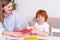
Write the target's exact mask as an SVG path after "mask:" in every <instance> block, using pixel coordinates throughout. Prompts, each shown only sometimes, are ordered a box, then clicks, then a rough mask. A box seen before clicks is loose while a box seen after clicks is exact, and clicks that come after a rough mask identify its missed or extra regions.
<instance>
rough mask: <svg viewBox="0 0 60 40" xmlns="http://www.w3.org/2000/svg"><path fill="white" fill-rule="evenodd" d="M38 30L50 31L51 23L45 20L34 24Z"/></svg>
mask: <svg viewBox="0 0 60 40" xmlns="http://www.w3.org/2000/svg"><path fill="white" fill-rule="evenodd" d="M34 26H35V27H36V29H37V30H38V31H42V32H48V33H49V24H48V23H47V22H44V23H43V24H41V25H40V24H38V23H37V22H36V23H35V25H34Z"/></svg>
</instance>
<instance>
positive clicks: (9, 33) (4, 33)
mask: <svg viewBox="0 0 60 40" xmlns="http://www.w3.org/2000/svg"><path fill="white" fill-rule="evenodd" d="M2 35H6V36H13V37H17V38H19V37H21V36H22V35H23V34H22V33H21V32H9V31H6V30H4V31H3V33H2Z"/></svg>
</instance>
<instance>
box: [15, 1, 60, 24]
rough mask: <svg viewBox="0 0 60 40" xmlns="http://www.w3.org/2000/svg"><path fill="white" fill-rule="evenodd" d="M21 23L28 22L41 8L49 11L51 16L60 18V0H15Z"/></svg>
mask: <svg viewBox="0 0 60 40" xmlns="http://www.w3.org/2000/svg"><path fill="white" fill-rule="evenodd" d="M15 2H16V4H17V10H16V11H17V12H18V14H19V16H20V20H21V24H26V23H27V22H28V21H30V19H31V18H33V17H34V16H35V13H36V11H37V10H39V9H44V10H46V11H47V13H48V16H49V17H57V18H60V0H15Z"/></svg>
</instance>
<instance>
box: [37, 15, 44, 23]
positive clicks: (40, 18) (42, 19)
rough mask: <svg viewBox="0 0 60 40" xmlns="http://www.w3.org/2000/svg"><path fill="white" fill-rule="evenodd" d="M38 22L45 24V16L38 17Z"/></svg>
mask: <svg viewBox="0 0 60 40" xmlns="http://www.w3.org/2000/svg"><path fill="white" fill-rule="evenodd" d="M37 22H38V23H43V22H45V18H44V16H41V15H40V16H38V17H37Z"/></svg>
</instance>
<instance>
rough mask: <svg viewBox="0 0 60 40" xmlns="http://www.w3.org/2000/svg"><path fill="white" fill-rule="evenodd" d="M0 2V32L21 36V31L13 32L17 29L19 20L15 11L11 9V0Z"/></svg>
mask: <svg viewBox="0 0 60 40" xmlns="http://www.w3.org/2000/svg"><path fill="white" fill-rule="evenodd" d="M1 3H2V5H1V6H2V8H1V9H2V10H1V13H0V14H1V15H2V16H1V17H0V34H1V35H7V36H13V37H21V36H22V35H23V34H22V33H21V32H14V31H15V30H19V27H20V21H19V17H18V15H17V14H16V12H15V11H13V7H12V1H11V0H1ZM1 19H2V20H1Z"/></svg>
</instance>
